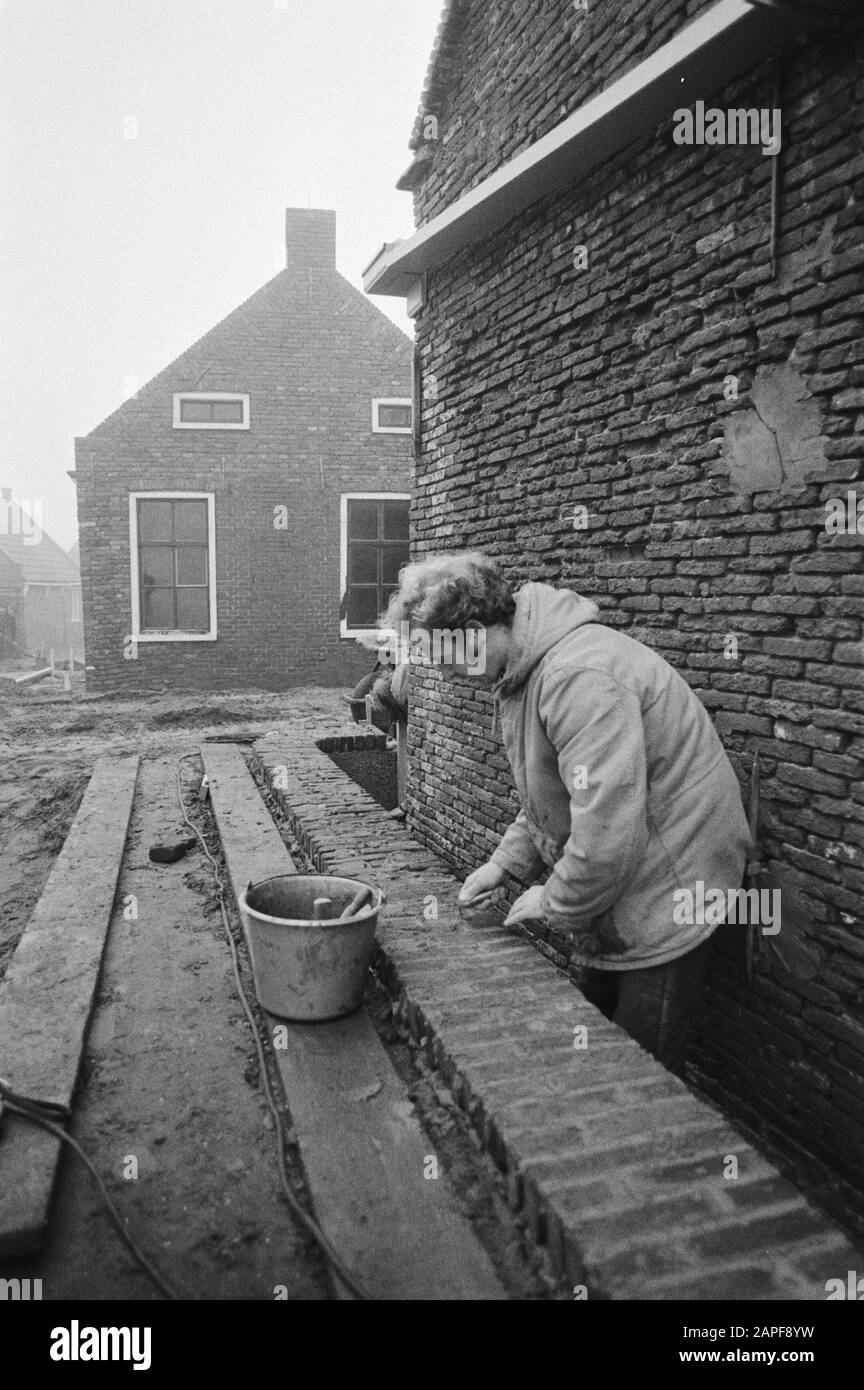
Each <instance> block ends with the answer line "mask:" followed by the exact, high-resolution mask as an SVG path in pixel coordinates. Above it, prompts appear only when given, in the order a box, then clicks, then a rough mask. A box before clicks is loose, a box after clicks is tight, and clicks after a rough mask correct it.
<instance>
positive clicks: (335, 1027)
mask: <svg viewBox="0 0 864 1390" xmlns="http://www.w3.org/2000/svg"><path fill="white" fill-rule="evenodd" d="M202 755H203V758H204V767H205V771H206V773H207V777H208V779H209V782H210V795H211V797H212V802H213V809H214V812H215V815H216V819H217V822H218V824H219V833H220V836H221V838H222V847H223V849H224V851H225V857H226V860H227V863H228V871H229V875H230V877H231V882H232V885H233V888H234V892H235V895H237V894H239V893H240V892H242V891H243V889H244V888H245V886H246V884H247V883H248V882H249V880H250V879H252V880H253V881H257V880H258V879H261V878H269V877H271V876H272V875H274V874H280V873H290V872H292V870H293V871H295V872H296V868H295V865H294V863H293V861H292V860H291V856H290V854H289V853H288V850H287V848H286V847H285V844H284V842H283V840H282V837H281V835H280V834H279V832H278V830H277V829H276V827H275V825H274V824H273V822H272V820H271V818H270V816H269V814H268V812H267V810H266V807H264V805H263V802H262V800H261V796H260V794H259V792H258V789H257V787H256V786H255V783H254V781H253V779H252V777H251V774H250V773H249V770H248V768H247V767H246V764H245V762H244V760H243V757H242V754H241V753H240V750H239V749H234V748H231V747H230V745H227V744H220V745H218V746H214V745H209V746H208V745H204V746H203V747H202ZM262 811H263V813H264V817H266V822H267V824H265V823H263V821H262ZM268 1022H269V1025H270V1027H271V1029H272V1028H275V1027H280V1028H284V1029H285V1033H284V1034H281V1035H280V1037H279V1040H280V1042H282V1041H284V1042H285V1043H287V1045H286V1046H284V1047H282V1046H278V1047H277V1048H276V1050H275V1056H276V1059H277V1062H278V1065H279V1069H280V1072H281V1075H282V1080H283V1083H284V1085H285V1091H286V1094H287V1097H288V1104H289V1107H290V1110H291V1118H292V1121H293V1124H294V1128H295V1130H296V1133H297V1138H298V1142H299V1144H300V1151H301V1155H302V1158H303V1164H304V1167H305V1169H306V1174H307V1177H308V1179H309V1185H310V1188H311V1192H312V1199H313V1203H314V1206H315V1211H316V1215H317V1218H318V1221H319V1222H320V1224H321V1226H322V1228H323V1230H324V1231H325V1233H326V1234H327V1236H328V1237H329V1239H330V1240H331V1242H332V1244H333V1245H334V1247H335V1248H336V1250H337V1251H338V1252H339V1254H340V1256H341V1257H342V1259H343V1260H344V1262H345V1263H346V1264H347V1266H348V1268H349V1269H350V1270H351V1271H352V1272H353V1273H354V1274H355V1275H356V1277H357V1278H358V1279H359V1280H360V1281H361V1283H362V1284H363V1285H364V1286H365V1287H366V1288H367V1289H368V1290H369V1292H370V1293H372V1294H373V1296H374V1297H376V1298H380V1299H398V1300H402V1299H436V1300H437V1299H441V1300H443V1299H447V1300H451V1299H471V1300H475V1299H503V1298H505V1297H506V1295H505V1293H504V1290H503V1289H502V1287H501V1285H500V1283H499V1282H498V1279H497V1277H496V1275H495V1272H494V1270H493V1269H492V1266H491V1264H490V1263H489V1260H488V1257H487V1255H486V1253H485V1251H484V1250H483V1248H482V1246H481V1245H480V1244H479V1242H478V1241H477V1239H476V1237H475V1235H474V1232H473V1230H472V1229H471V1227H470V1224H469V1223H468V1222H467V1221H466V1220H465V1219H464V1218H463V1217H462V1216H461V1215H460V1214H459V1213H458V1211H456V1209H455V1207H454V1206H452V1205H451V1198H450V1196H449V1193H448V1191H447V1189H446V1185H445V1183H446V1180H442V1178H443V1175H442V1177H441V1178H438V1179H437V1180H436V1178H434V1177H432V1176H431V1173H432V1172H433V1171H434V1167H433V1164H432V1163H431V1162H430V1160H434V1159H435V1153H434V1149H433V1147H432V1144H431V1141H430V1140H429V1139H428V1138H427V1137H426V1136H425V1135H424V1134H423V1131H422V1130H421V1128H420V1125H419V1122H418V1121H417V1119H416V1117H415V1116H414V1113H413V1111H412V1107H411V1104H410V1102H409V1101H408V1100H407V1098H406V1096H405V1094H404V1090H403V1086H402V1082H401V1081H400V1079H399V1077H398V1076H397V1074H396V1072H395V1070H394V1068H393V1065H392V1063H391V1061H390V1058H389V1056H388V1054H387V1052H386V1050H385V1048H384V1046H383V1044H382V1042H381V1040H380V1038H379V1037H378V1034H377V1033H376V1032H375V1029H374V1027H373V1026H372V1023H371V1020H370V1019H369V1016H368V1014H367V1012H366V1010H365V1009H364V1008H361V1009H359V1010H357V1012H356V1013H353V1014H351V1015H349V1016H348V1017H347V1018H342V1019H334V1020H331V1021H329V1022H326V1023H287V1022H285V1021H284V1020H282V1019H276V1018H272V1017H269V1016H268ZM334 1288H335V1289H336V1291H337V1293H338V1295H339V1296H340V1297H343V1296H344V1290H343V1289H342V1285H341V1282H340V1281H338V1280H334Z"/></svg>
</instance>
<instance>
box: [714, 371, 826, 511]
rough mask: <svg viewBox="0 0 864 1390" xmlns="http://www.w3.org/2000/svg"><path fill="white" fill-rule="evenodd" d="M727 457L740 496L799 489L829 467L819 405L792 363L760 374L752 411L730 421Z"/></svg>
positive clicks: (739, 413) (753, 391) (753, 390)
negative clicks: (813, 474) (812, 476)
mask: <svg viewBox="0 0 864 1390" xmlns="http://www.w3.org/2000/svg"><path fill="white" fill-rule="evenodd" d="M722 457H723V460H724V462H725V463H726V466H727V467H728V469H729V478H730V481H731V483H732V487H733V489H734V491H735V492H736V493H750V492H766V491H767V492H770V491H774V490H775V489H777V488H781V487H783V486H784V485H785V484H792V485H795V484H799V483H802V482H805V481H806V480H807V478H808V477H809V475H811V474H812V473H814V472H819V471H821V470H822V469H824V468H826V467H827V462H828V461H827V459H826V457H825V449H824V445H823V440H822V417H821V412H820V410H819V404H818V402H817V401H816V400H815V399H814V398H813V397H812V396H811V395H810V393H809V391H808V390H807V386H806V384H805V382H804V379H803V378H802V376H801V374H800V373H799V372H797V371H796V370H795V368H794V367H793V366H791V364H790V363H788V362H785V363H783V364H782V365H780V366H777V365H775V364H771V365H768V366H763V367H760V368H759V369H758V371H757V372H756V376H755V378H754V381H753V385H752V387H751V388H750V406H749V407H748V408H746V409H744V410H738V411H735V413H734V414H732V415H729V416H727V418H726V420H725V421H724V436H723V454H722Z"/></svg>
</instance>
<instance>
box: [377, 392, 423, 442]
mask: <svg viewBox="0 0 864 1390" xmlns="http://www.w3.org/2000/svg"><path fill="white" fill-rule="evenodd" d="M413 428H414V406H413V402H412V400H411V398H410V396H381V397H378V398H376V399H375V400H373V402H372V432H373V434H411V432H412V430H413Z"/></svg>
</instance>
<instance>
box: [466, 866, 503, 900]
mask: <svg viewBox="0 0 864 1390" xmlns="http://www.w3.org/2000/svg"><path fill="white" fill-rule="evenodd" d="M506 877H507V871H506V869H502V868H501V865H500V864H493V863H492V862H491V860H490V861H489V863H488V864H481V865H480V868H479V869H475V870H474V872H473V874H469V875H468V877H467V878H466V880H465V882H464V883H463V884H462V887H461V889H460V891H459V906H460V907H485V906H486V904H487V903H488V902H489V899H490V898H491V897H492V894H493V893H494V892H495V889H496V888H500V887H501V884H502V883H503V882H504V880H505V878H506Z"/></svg>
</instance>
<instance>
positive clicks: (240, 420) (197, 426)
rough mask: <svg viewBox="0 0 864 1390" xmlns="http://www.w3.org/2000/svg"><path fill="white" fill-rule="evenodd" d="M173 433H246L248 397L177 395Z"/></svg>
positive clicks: (207, 393) (215, 393)
mask: <svg viewBox="0 0 864 1390" xmlns="http://www.w3.org/2000/svg"><path fill="white" fill-rule="evenodd" d="M173 424H174V428H175V430H248V428H249V397H248V396H247V395H238V394H236V393H232V392H229V391H177V392H175V394H174V419H173Z"/></svg>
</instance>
